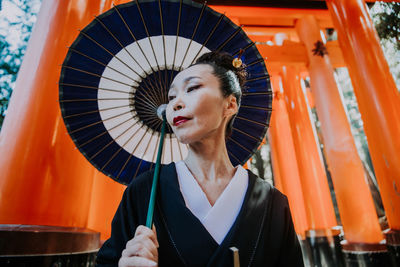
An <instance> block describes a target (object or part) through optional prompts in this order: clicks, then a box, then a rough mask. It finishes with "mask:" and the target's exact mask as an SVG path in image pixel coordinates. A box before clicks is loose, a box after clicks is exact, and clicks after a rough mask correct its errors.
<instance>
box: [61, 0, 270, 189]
mask: <svg viewBox="0 0 400 267" xmlns="http://www.w3.org/2000/svg"><path fill="white" fill-rule="evenodd" d="M209 51H224V52H227V53H229V54H231V55H233V56H238V55H239V53H240V54H241V60H242V61H243V63H244V64H245V65H246V66H247V67H246V70H247V72H248V80H247V82H246V84H245V89H244V92H243V97H242V102H241V106H240V108H239V112H238V114H237V117H236V119H235V122H234V125H233V132H232V135H231V136H230V137H229V138H227V139H226V144H227V149H228V154H229V157H230V160H231V162H232V164H233V165H234V166H235V165H238V164H244V163H245V162H246V161H247V160H248V159H249V158H250V157H251V155H252V154H253V152H255V151H256V150H257V148H258V146H259V144H260V143H261V141H262V139H263V137H264V135H265V133H266V130H267V128H268V123H269V119H270V115H271V103H272V93H271V88H270V83H269V76H268V73H267V70H266V67H265V64H264V59H263V58H262V57H261V55H260V54H259V52H258V50H257V48H256V46H255V44H254V43H253V42H252V41H251V40H250V39H249V38H248V37H247V35H246V34H245V32H244V31H243V30H242V29H241V27H238V26H237V25H235V24H234V23H233V22H232V21H230V20H229V18H227V17H226V16H225V15H223V14H220V13H218V12H216V11H214V10H212V9H211V8H209V7H208V6H206V5H205V4H199V3H196V2H192V1H188V0H181V1H178V0H163V1H161V0H159V1H157V0H141V1H132V2H129V3H126V4H122V5H118V6H114V7H113V8H112V9H110V10H109V11H107V12H105V13H103V14H101V15H100V16H97V17H95V19H94V20H93V21H92V22H91V23H90V24H89V25H88V26H86V27H85V28H84V29H83V30H81V31H80V34H79V36H78V37H77V39H76V40H75V41H74V43H73V44H72V45H71V46H70V48H69V50H68V53H67V56H66V58H65V60H64V63H63V65H62V70H61V77H60V81H59V89H60V96H59V98H60V99H59V101H60V106H61V112H62V116H63V119H64V122H65V125H66V127H67V130H68V132H69V134H70V136H71V138H72V139H73V141H74V143H75V145H76V147H77V148H78V149H79V150H80V151H81V152H82V154H83V155H84V156H85V157H86V158H87V159H88V160H89V161H90V162H91V163H92V164H93V165H94V166H95V167H96V168H97V169H98V170H99V171H101V172H103V173H104V174H106V175H107V176H109V177H111V178H113V179H114V180H116V181H118V182H120V183H123V184H129V183H130V181H131V180H132V179H134V178H135V177H137V176H138V175H139V174H140V173H142V172H144V171H147V170H150V169H152V168H154V166H155V161H156V152H157V147H158V144H159V142H160V137H161V134H160V132H161V125H162V120H161V119H160V118H159V117H158V116H157V108H158V107H159V106H161V105H162V104H165V103H167V102H168V99H167V94H168V90H169V85H170V84H171V82H172V80H173V78H174V77H175V75H176V74H177V73H178V72H179V71H180V70H182V69H185V68H186V67H188V66H190V65H191V64H193V63H194V62H195V60H196V59H197V58H198V57H200V56H201V55H202V54H203V53H206V52H209ZM165 131H166V134H165V141H164V148H163V153H162V156H161V163H162V164H168V163H170V162H172V161H175V162H176V161H179V160H181V159H184V158H185V156H186V154H187V150H188V149H187V146H186V145H184V144H181V143H179V142H178V140H177V139H176V137H175V135H174V134H173V132H172V131H171V128H169V127H168V126H167V128H166V129H165Z"/></svg>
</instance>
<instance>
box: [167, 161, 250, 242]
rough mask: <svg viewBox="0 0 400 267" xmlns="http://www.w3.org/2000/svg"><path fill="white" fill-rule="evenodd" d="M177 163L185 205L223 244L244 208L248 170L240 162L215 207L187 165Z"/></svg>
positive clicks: (216, 239)
mask: <svg viewBox="0 0 400 267" xmlns="http://www.w3.org/2000/svg"><path fill="white" fill-rule="evenodd" d="M175 166H176V172H177V175H178V181H179V188H180V190H181V193H182V196H183V199H184V200H185V204H186V207H187V208H188V209H189V210H190V211H191V212H192V213H193V214H194V215H195V216H196V217H197V218H198V219H199V220H200V222H201V223H202V224H203V226H204V227H205V228H206V229H207V231H208V232H209V233H210V235H211V236H212V237H213V238H214V240H215V241H216V242H217V243H218V244H221V243H222V241H223V240H224V238H225V236H226V234H227V233H228V232H229V230H230V229H231V227H232V225H233V223H234V222H235V220H236V217H237V215H238V214H239V211H240V209H241V207H242V204H243V200H244V197H245V195H246V191H247V187H248V183H249V176H248V173H247V171H246V170H245V169H244V168H243V167H242V166H240V165H238V166H237V167H236V172H235V174H234V176H233V177H232V179H231V181H230V182H229V184H228V185H227V186H226V188H225V189H224V191H223V192H222V193H221V195H220V196H219V197H218V199H217V201H216V202H215V203H214V206H211V204H210V202H209V201H208V199H207V196H206V194H205V193H204V192H203V190H202V189H201V187H200V185H199V184H198V182H197V181H196V179H195V178H194V177H193V175H192V173H191V172H190V171H189V169H188V168H187V166H186V164H185V163H184V162H183V161H178V162H177V163H175Z"/></svg>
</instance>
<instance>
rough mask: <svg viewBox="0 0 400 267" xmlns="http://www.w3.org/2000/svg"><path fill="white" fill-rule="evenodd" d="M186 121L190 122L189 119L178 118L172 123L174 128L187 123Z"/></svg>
mask: <svg viewBox="0 0 400 267" xmlns="http://www.w3.org/2000/svg"><path fill="white" fill-rule="evenodd" d="M188 120H190V119H189V118H186V117H182V116H178V117H175V118H174V121H173V123H174V126H178V125H181V124H183V123H185V122H187V121H188Z"/></svg>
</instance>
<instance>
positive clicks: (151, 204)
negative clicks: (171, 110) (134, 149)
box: [146, 112, 167, 229]
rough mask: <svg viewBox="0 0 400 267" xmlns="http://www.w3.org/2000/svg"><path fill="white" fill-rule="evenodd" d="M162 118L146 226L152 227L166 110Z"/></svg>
mask: <svg viewBox="0 0 400 267" xmlns="http://www.w3.org/2000/svg"><path fill="white" fill-rule="evenodd" d="M162 118H163V120H162V126H161V137H160V138H161V139H160V144H159V146H158V152H157V161H156V168H155V170H154V175H153V184H152V186H151V194H150V202H149V208H148V210H147V219H146V226H147V227H148V228H150V229H151V226H152V224H153V215H154V205H155V202H156V194H157V184H158V179H159V177H160V166H161V155H162V151H163V146H164V136H165V128H166V121H167V119H166V117H165V112H163V113H162Z"/></svg>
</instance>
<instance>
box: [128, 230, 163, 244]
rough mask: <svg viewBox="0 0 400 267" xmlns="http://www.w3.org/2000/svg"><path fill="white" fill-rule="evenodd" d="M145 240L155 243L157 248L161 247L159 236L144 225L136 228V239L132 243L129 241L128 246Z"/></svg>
mask: <svg viewBox="0 0 400 267" xmlns="http://www.w3.org/2000/svg"><path fill="white" fill-rule="evenodd" d="M145 238H149V239H151V240H152V241H153V242H154V244H155V246H156V247H157V248H158V247H159V244H158V240H157V235H156V234H155V232H153V231H152V230H151V229H150V228H148V227H146V226H143V225H139V226H138V227H137V228H136V232H135V237H134V238H133V239H131V240H130V241H128V243H127V246H128V245H131V244H132V243H134V242H136V241H137V240H143V239H145Z"/></svg>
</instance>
